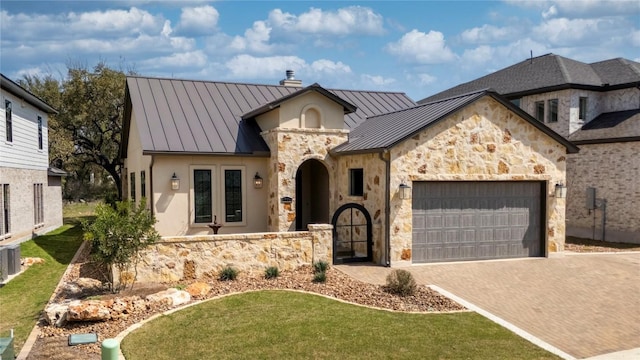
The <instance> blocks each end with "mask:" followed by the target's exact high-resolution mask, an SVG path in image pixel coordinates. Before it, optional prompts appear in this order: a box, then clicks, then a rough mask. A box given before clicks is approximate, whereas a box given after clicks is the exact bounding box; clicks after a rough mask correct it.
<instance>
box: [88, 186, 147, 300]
mask: <svg viewBox="0 0 640 360" xmlns="http://www.w3.org/2000/svg"><path fill="white" fill-rule="evenodd" d="M145 204H146V201H145V200H144V199H143V200H142V201H140V203H139V204H138V205H137V206H136V205H135V203H131V202H129V201H121V202H117V203H116V206H115V208H114V207H111V206H109V205H106V204H99V205H98V206H97V207H96V219H95V220H94V221H93V222H91V223H90V222H88V221H84V222H83V223H82V227H83V229H84V231H85V240H87V241H89V242H90V245H91V255H92V257H93V259H94V260H95V261H97V262H98V263H101V264H103V265H106V266H107V268H108V269H111V268H112V267H113V266H115V267H116V268H117V269H118V271H119V272H120V274H124V273H125V272H127V273H129V272H128V271H127V270H129V269H130V268H131V266H132V265H133V270H134V275H133V278H132V279H130V280H131V286H133V283H134V282H135V278H136V271H137V260H138V253H139V252H140V250H142V249H144V248H145V247H147V246H149V245H150V244H153V243H154V242H156V241H157V240H158V239H160V235H159V234H158V233H157V232H156V230H155V228H154V227H153V226H154V224H155V223H156V219H155V218H154V217H153V216H152V215H151V213H150V212H149V211H148V210H147V209H146V208H145ZM107 277H108V278H109V280H110V283H109V286H110V288H111V290H112V291H120V290H122V289H124V287H126V285H127V282H123V281H119V282H118V286H117V287H114V281H113V280H114V279H113V273H112V272H111V271H107Z"/></svg>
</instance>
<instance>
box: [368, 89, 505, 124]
mask: <svg viewBox="0 0 640 360" xmlns="http://www.w3.org/2000/svg"><path fill="white" fill-rule="evenodd" d="M488 92H495V90H493V89H490V88H484V89H480V90H475V91H470V92H468V93H464V94H460V95H455V96H450V97H448V98H445V99H440V100H434V101H431V102H428V103H424V104H418V105H416V106H411V107H408V108H404V109H398V110H395V111H390V112H387V113H384V114H378V115H374V116H369V117H367V120H368V119H374V118H377V117H379V116H383V115H389V114H395V113H399V112H402V111H407V110H411V109H417V108H420V107H424V106H427V105H433V104H437V103H441V102H445V101H451V100H453V99H458V98H462V97H467V96H471V95H474V94H480V93H488Z"/></svg>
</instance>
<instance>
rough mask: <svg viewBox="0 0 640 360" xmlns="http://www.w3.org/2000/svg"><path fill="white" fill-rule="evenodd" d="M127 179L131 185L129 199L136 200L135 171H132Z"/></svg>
mask: <svg viewBox="0 0 640 360" xmlns="http://www.w3.org/2000/svg"><path fill="white" fill-rule="evenodd" d="M129 181H130V186H131V196H130V200H131V201H136V173H134V172H132V173H130V174H129Z"/></svg>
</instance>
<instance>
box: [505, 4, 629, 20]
mask: <svg viewBox="0 0 640 360" xmlns="http://www.w3.org/2000/svg"><path fill="white" fill-rule="evenodd" d="M505 2H506V3H509V4H512V5H515V6H520V7H525V8H529V9H536V10H539V11H541V15H542V16H543V17H545V16H546V17H547V18H550V17H554V16H559V17H568V18H600V17H603V16H615V15H629V14H640V6H638V2H637V1H636V0H571V1H568V0H553V1H550V0H546V1H545V0H505Z"/></svg>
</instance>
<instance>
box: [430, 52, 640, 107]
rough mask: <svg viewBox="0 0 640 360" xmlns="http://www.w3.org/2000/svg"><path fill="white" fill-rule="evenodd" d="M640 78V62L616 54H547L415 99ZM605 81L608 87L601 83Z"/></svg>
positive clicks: (620, 83)
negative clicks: (591, 57) (588, 59)
mask: <svg viewBox="0 0 640 360" xmlns="http://www.w3.org/2000/svg"><path fill="white" fill-rule="evenodd" d="M638 82H640V63H637V62H635V61H631V60H627V59H622V58H617V59H611V60H605V61H601V62H596V63H592V64H586V63H583V62H580V61H576V60H572V59H568V58H565V57H562V56H559V55H555V54H547V55H543V56H539V57H535V58H532V59H527V60H525V61H522V62H519V63H517V64H514V65H511V66H509V67H506V68H504V69H502V70H498V71H496V72H494V73H491V74H488V75H486V76H483V77H481V78H478V79H475V80H472V81H469V82H467V83H464V84H460V85H458V86H455V87H452V88H450V89H447V90H445V91H442V92H440V93H438V94H435V95H432V96H429V97H427V98H425V99H422V100H420V101H418V103H419V104H422V103H427V102H431V101H436V100H441V99H446V98H449V97H452V96H457V95H460V94H466V93H469V92H473V91H477V90H480V89H487V88H491V89H493V90H495V91H496V92H497V93H498V94H501V95H503V96H506V97H509V98H511V97H515V96H520V95H525V94H534V93H540V92H547V91H552V90H554V89H563V88H570V87H575V88H586V89H593V90H607V89H610V88H611V87H614V88H615V87H624V86H635V84H637V83H638ZM605 84H608V87H606V86H604V85H605Z"/></svg>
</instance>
